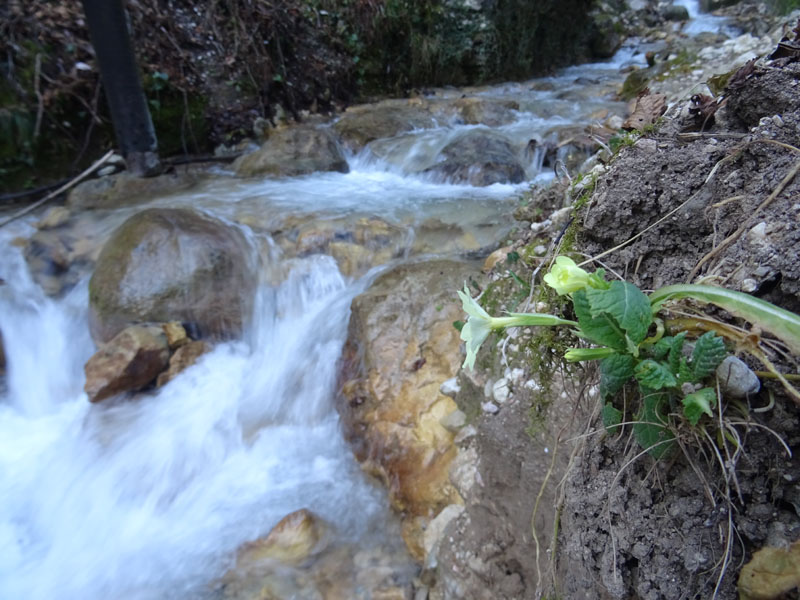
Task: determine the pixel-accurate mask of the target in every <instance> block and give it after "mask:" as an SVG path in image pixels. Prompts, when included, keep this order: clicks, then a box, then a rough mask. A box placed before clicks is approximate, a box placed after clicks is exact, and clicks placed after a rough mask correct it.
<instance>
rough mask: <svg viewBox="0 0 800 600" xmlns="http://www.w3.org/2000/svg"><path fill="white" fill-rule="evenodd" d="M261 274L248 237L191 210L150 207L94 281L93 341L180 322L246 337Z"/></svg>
mask: <svg viewBox="0 0 800 600" xmlns="http://www.w3.org/2000/svg"><path fill="white" fill-rule="evenodd" d="M255 288H256V276H255V266H254V265H253V264H252V260H251V256H250V248H249V246H248V244H247V241H246V240H245V238H244V236H243V235H242V233H241V232H240V231H239V230H238V229H235V228H233V227H230V226H228V225H225V224H223V223H221V222H220V221H217V220H215V219H211V218H209V217H206V216H202V215H200V214H199V213H197V212H194V211H192V210H189V209H166V208H163V209H162V208H160V209H148V210H145V211H142V212H140V213H138V214H136V215H134V216H133V217H131V218H130V219H128V220H127V221H125V223H123V224H122V225H121V226H120V227H119V228H118V229H117V230H116V231H115V232H114V233H113V234H112V235H111V237H110V239H109V240H108V241H107V242H106V244H105V246H104V247H103V251H102V252H101V254H100V257H99V259H98V261H97V265H96V267H95V271H94V274H93V275H92V278H91V281H90V282H89V305H90V315H89V322H90V328H91V331H92V337H94V339H95V340H99V341H106V340H109V339H111V338H112V337H113V336H114V335H115V334H116V333H117V332H119V331H120V330H121V329H122V328H124V327H125V326H126V325H128V324H130V323H141V322H169V321H180V322H182V323H184V324H188V326H189V327H190V329H191V331H192V336H193V337H212V338H230V337H234V336H237V335H239V334H240V333H241V331H242V327H243V324H244V322H245V321H246V320H247V319H248V318H249V316H250V314H251V312H252V307H253V300H254V296H255Z"/></svg>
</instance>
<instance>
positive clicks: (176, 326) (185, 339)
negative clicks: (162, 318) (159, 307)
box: [161, 321, 189, 351]
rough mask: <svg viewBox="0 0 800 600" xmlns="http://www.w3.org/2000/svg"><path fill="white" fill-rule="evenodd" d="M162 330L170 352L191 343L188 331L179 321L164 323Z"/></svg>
mask: <svg viewBox="0 0 800 600" xmlns="http://www.w3.org/2000/svg"><path fill="white" fill-rule="evenodd" d="M161 329H163V330H164V335H166V336H167V344H168V345H169V349H170V350H173V351H174V350H176V349H177V348H179V347H181V346H183V345H184V344H188V343H189V336H188V335H186V330H185V329H184V328H183V325H181V324H180V323H179V322H178V321H170V322H169V323H162V324H161Z"/></svg>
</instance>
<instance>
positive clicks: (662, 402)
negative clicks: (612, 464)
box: [633, 389, 675, 460]
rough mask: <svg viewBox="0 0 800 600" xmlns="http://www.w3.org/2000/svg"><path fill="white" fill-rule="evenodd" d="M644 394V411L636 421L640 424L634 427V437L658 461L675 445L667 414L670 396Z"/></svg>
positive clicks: (660, 393)
mask: <svg viewBox="0 0 800 600" xmlns="http://www.w3.org/2000/svg"><path fill="white" fill-rule="evenodd" d="M642 392H643V394H644V397H643V398H642V409H641V411H639V415H638V416H637V419H636V420H637V421H638V422H637V423H635V424H634V425H633V435H634V437H635V438H636V441H637V442H639V445H640V446H641V447H642V448H643V449H644V450H647V452H648V453H649V454H650V456H652V457H653V458H655V459H656V460H658V459H659V458H662V457H663V456H666V454H667V453H668V452H669V451H670V450H672V447H673V446H674V445H675V436H674V435H673V433H672V431H670V429H669V427H667V423H668V421H667V417H666V414H665V410H666V406H667V404H668V402H667V400H668V399H669V395H668V394H666V393H664V392H653V391H651V390H646V389H643V390H642Z"/></svg>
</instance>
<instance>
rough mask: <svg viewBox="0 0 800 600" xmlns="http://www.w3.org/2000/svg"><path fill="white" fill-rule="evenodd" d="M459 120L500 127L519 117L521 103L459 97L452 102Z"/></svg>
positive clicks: (472, 123) (471, 123) (470, 123)
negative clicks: (516, 112) (517, 112)
mask: <svg viewBox="0 0 800 600" xmlns="http://www.w3.org/2000/svg"><path fill="white" fill-rule="evenodd" d="M452 109H453V110H454V111H455V113H456V115H457V116H458V117H459V120H461V121H463V122H464V123H467V124H469V125H486V126H487V127H499V126H501V125H506V124H508V123H512V122H513V121H514V120H515V119H516V118H517V117H516V114H515V111H518V110H519V103H518V102H516V101H514V100H492V99H489V98H481V97H475V96H473V97H468V98H458V99H457V100H455V101H454V102H453V103H452Z"/></svg>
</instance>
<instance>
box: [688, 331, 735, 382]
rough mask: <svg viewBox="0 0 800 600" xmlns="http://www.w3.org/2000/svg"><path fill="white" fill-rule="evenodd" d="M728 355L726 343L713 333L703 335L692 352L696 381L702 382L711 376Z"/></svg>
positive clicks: (693, 371)
mask: <svg viewBox="0 0 800 600" xmlns="http://www.w3.org/2000/svg"><path fill="white" fill-rule="evenodd" d="M727 355H728V351H727V350H726V349H725V342H724V341H723V339H722V338H721V337H719V336H717V335H716V334H715V333H714V332H713V331H709V332H708V333H704V334H703V335H701V336H700V337H699V338H698V339H697V342H696V343H695V345H694V351H693V352H692V374H693V375H694V380H695V381H698V382H699V381H702V380H703V379H705V378H706V377H708V376H709V375H711V374H712V373H713V372H714V371H715V370H716V369H717V367H718V366H719V363H721V362H722V361H723V360H724V358H725V357H726V356H727Z"/></svg>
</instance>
